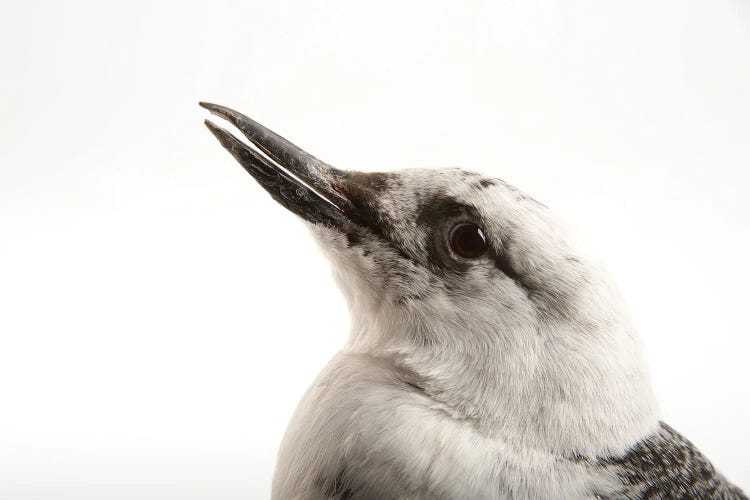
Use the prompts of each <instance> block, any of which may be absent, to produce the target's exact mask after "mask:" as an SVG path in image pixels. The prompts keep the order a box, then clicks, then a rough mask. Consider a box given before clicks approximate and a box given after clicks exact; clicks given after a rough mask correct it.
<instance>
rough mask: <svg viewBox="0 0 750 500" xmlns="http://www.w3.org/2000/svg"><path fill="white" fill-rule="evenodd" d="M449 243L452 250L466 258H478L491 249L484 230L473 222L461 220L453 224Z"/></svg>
mask: <svg viewBox="0 0 750 500" xmlns="http://www.w3.org/2000/svg"><path fill="white" fill-rule="evenodd" d="M448 243H449V245H450V248H451V250H452V251H453V252H454V253H455V254H456V255H458V256H459V257H462V258H464V259H477V258H479V257H481V256H482V255H484V254H485V253H487V250H488V249H489V243H488V241H487V237H486V236H485V235H484V231H482V228H481V227H479V226H477V225H476V224H473V223H471V222H460V223H458V224H456V225H455V226H453V228H452V229H451V231H450V233H449V235H448Z"/></svg>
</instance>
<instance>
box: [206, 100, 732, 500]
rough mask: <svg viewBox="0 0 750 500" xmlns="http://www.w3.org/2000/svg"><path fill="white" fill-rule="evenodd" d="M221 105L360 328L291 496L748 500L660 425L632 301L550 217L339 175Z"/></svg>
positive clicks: (497, 190)
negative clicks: (302, 226) (300, 222)
mask: <svg viewBox="0 0 750 500" xmlns="http://www.w3.org/2000/svg"><path fill="white" fill-rule="evenodd" d="M204 106H205V107H206V108H208V109H209V110H211V111H212V112H213V113H215V114H217V115H219V116H221V117H224V118H227V119H228V120H230V121H231V122H232V123H233V124H235V125H236V126H237V127H238V128H239V129H240V130H241V131H242V132H243V134H244V135H245V136H246V137H247V138H248V139H249V140H250V141H251V142H253V143H254V144H255V145H256V146H258V147H259V148H260V150H261V151H262V152H263V153H265V154H266V155H267V157H264V156H263V154H261V152H258V151H255V150H254V149H252V148H251V147H250V146H248V145H246V144H244V143H243V142H242V141H240V140H239V139H237V138H235V137H233V136H232V135H231V134H229V133H228V132H227V131H225V130H223V129H221V128H219V127H216V126H215V125H209V128H210V129H211V131H212V132H213V133H214V134H215V135H216V136H217V138H219V140H220V141H221V143H222V144H223V145H224V146H225V147H226V148H227V149H228V150H229V151H230V152H231V153H232V154H233V155H234V157H235V158H236V159H237V160H238V161H239V162H240V163H241V164H242V165H243V166H244V167H245V168H246V170H247V171H248V172H249V173H250V174H251V175H253V177H254V178H256V180H258V182H259V183H260V184H261V185H262V186H263V187H264V188H265V189H266V190H267V191H268V192H269V193H270V194H271V196H273V198H274V199H276V200H277V201H279V203H281V204H282V205H283V206H285V207H286V208H288V209H289V210H291V211H293V212H294V213H296V214H298V215H299V216H300V217H302V218H303V219H304V220H305V221H306V222H307V224H308V225H309V227H310V228H311V230H312V232H313V234H314V235H315V237H316V238H317V239H318V241H319V242H320V245H321V248H322V249H323V251H324V252H325V254H326V255H327V256H328V257H329V259H330V260H331V262H332V263H333V270H334V276H335V278H336V280H337V282H338V284H339V285H340V287H341V289H342V291H343V293H344V296H345V297H346V299H347V302H348V305H349V308H350V311H351V314H352V324H351V332H350V336H349V340H348V342H347V343H346V345H345V346H344V347H343V348H342V350H341V352H339V353H338V354H337V355H336V356H335V357H334V358H333V359H332V360H331V361H330V363H329V364H328V366H327V367H326V368H325V369H324V370H323V372H322V373H321V374H320V375H319V376H318V378H317V380H316V381H315V382H314V383H313V385H312V386H311V388H310V389H309V391H308V392H307V393H306V394H305V396H304V397H303V399H302V401H301V402H300V404H299V407H298V408H297V410H296V412H295V415H294V417H293V418H292V421H291V423H290V425H289V428H288V430H287V433H286V435H285V437H284V441H283V443H282V445H281V449H280V450H279V455H278V462H277V467H276V473H275V477H274V481H273V498H277V499H319V498H330V499H334V498H335V499H344V498H358V499H359V498H365V499H367V498H373V499H390V498H417V499H419V498H421V499H435V498H436V499H454V498H456V499H458V498H471V499H498V498H514V499H515V498H518V499H526V498H528V499H532V498H533V499H535V498H549V499H575V498H744V496H743V495H742V493H741V492H740V490H739V489H737V488H735V487H734V486H732V485H731V484H730V483H728V482H727V481H726V480H725V479H724V478H723V477H722V476H721V475H720V474H718V473H717V472H716V471H715V470H714V468H713V467H712V466H711V465H710V463H709V462H708V461H707V460H706V459H705V458H704V457H703V456H702V455H701V454H700V453H699V452H698V451H697V450H695V448H694V447H693V446H692V445H691V444H690V443H689V442H688V441H686V440H685V439H684V438H682V437H681V436H680V435H679V434H677V433H676V432H674V431H673V430H671V429H670V428H669V427H667V426H666V425H665V424H662V423H661V422H660V421H659V416H658V411H657V407H656V403H655V400H654V396H653V391H652V388H651V383H650V378H649V375H648V369H647V366H646V363H645V360H644V357H643V355H642V350H641V346H640V341H639V339H638V335H637V333H636V330H635V327H634V326H633V324H632V322H631V319H630V314H629V313H628V310H627V307H625V305H624V304H623V302H622V301H621V299H620V297H619V294H618V293H617V291H616V288H615V287H614V285H613V284H612V282H611V280H610V278H609V276H608V274H607V273H606V272H605V271H604V270H603V269H602V267H601V266H599V265H598V264H596V262H595V261H594V260H592V259H591V258H590V257H589V256H587V255H586V254H585V253H583V252H582V251H581V250H580V249H579V247H578V246H577V245H576V244H575V242H574V240H573V239H572V238H571V237H570V235H569V234H568V232H567V231H566V229H565V227H564V226H563V225H562V224H561V223H560V222H558V221H557V220H556V218H555V217H554V216H553V215H552V213H551V212H550V210H549V209H548V208H547V207H546V206H544V205H543V204H541V203H539V202H537V201H535V200H534V199H533V198H531V197H530V196H528V195H526V194H524V193H523V192H521V191H520V190H518V189H516V188H514V187H513V186H510V185H509V184H507V183H505V182H503V181H501V180H499V179H493V178H489V177H486V176H483V175H480V174H477V173H474V172H470V171H467V170H463V169H455V168H454V169H442V170H427V169H412V170H403V171H399V172H389V173H363V172H353V171H342V170H338V169H334V168H333V167H330V166H329V165H326V164H325V163H323V162H321V161H320V160H317V159H316V158H313V157H312V156H310V155H308V154H307V153H304V152H303V151H301V150H299V149H298V148H296V147H295V146H293V145H291V144H289V143H288V142H286V141H285V140H284V139H282V138H281V137H279V136H278V135H276V134H274V133H273V132H271V131H269V130H267V129H265V128H263V127H262V126H261V125H259V124H257V123H256V122H253V121H252V120H250V119H249V118H247V117H244V116H243V115H241V114H239V113H237V112H235V111H232V110H229V109H228V108H224V107H221V106H216V105H211V104H205V105H204ZM277 163H278V165H277ZM279 165H280V166H279ZM281 167H284V169H286V170H284V169H282V168H281ZM459 228H460V229H461V232H457V231H458V229H459ZM457 235H459V236H460V235H466V236H465V239H464V236H460V237H459V236H457Z"/></svg>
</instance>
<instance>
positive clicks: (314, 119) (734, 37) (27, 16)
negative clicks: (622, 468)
mask: <svg viewBox="0 0 750 500" xmlns="http://www.w3.org/2000/svg"><path fill="white" fill-rule="evenodd" d="M1 18H2V19H1V20H0V58H1V63H2V66H1V68H2V78H0V111H1V112H2V120H0V498H2V499H31V498H35V499H37V498H44V499H47V498H52V499H57V498H66V499H67V498H70V499H103V498H107V499H110V498H122V499H133V498H139V499H141V498H173V499H178V498H179V499H182V498H196V499H197V498H216V499H219V498H221V499H225V498H226V499H231V498H267V497H268V495H269V491H270V480H271V476H272V471H273V464H274V457H275V452H276V449H277V446H278V445H279V442H280V440H281V437H282V434H283V432H284V429H285V427H286V424H287V421H288V419H289V417H290V415H291V412H292V411H293V409H294V407H295V405H296V402H297V401H298V399H299V397H300V396H301V394H302V393H303V391H304V390H305V388H306V387H307V386H308V384H309V383H310V382H311V381H312V379H313V377H314V376H315V374H316V373H317V372H318V371H319V370H320V368H321V367H322V366H323V365H324V364H325V363H326V361H327V360H328V359H329V358H330V356H331V355H332V354H333V353H334V352H335V351H336V350H337V349H338V348H339V347H340V346H341V345H342V344H343V342H344V340H345V338H346V334H347V330H348V316H347V312H346V308H345V304H344V301H343V299H342V298H341V297H340V296H339V294H338V291H337V290H336V289H335V285H334V283H333V281H332V279H331V278H330V271H329V268H328V264H327V262H325V260H324V259H323V257H322V256H321V254H320V252H319V251H318V249H317V248H316V245H315V244H314V243H313V241H312V239H311V237H310V236H309V235H308V234H307V231H306V230H305V228H304V226H303V225H302V224H301V223H300V222H299V221H298V220H297V219H296V218H295V217H294V216H293V215H291V214H289V213H287V212H285V211H284V210H283V209H281V207H279V206H277V205H276V204H275V203H274V202H273V201H272V200H271V199H270V198H269V197H268V196H267V195H266V194H265V193H264V192H263V191H262V189H260V188H259V187H258V186H257V185H255V184H254V182H253V181H252V179H251V178H250V177H249V176H248V175H247V174H246V173H245V172H244V171H243V170H242V168H240V167H239V166H238V165H237V164H236V163H235V162H234V160H233V159H232V158H231V157H230V156H229V155H228V154H227V153H226V152H225V151H224V150H222V148H221V147H220V146H219V144H218V143H217V142H216V140H215V139H214V138H213V137H211V136H210V134H209V133H208V131H207V130H205V128H204V126H203V124H202V120H203V118H204V117H205V116H206V115H207V112H205V110H202V109H200V108H199V107H198V106H197V101H198V100H208V101H213V102H218V103H221V104H226V105H229V106H231V107H233V108H236V109H238V110H240V111H243V112H245V113H247V114H249V115H251V116H252V117H254V118H256V119H257V120H259V121H261V122H262V123H264V124H266V125H268V126H269V127H271V128H273V129H275V130H277V131H278V132H280V133H281V134H282V135H285V136H286V137H288V138H290V139H291V140H293V141H295V142H296V143H298V144H299V145H301V146H303V147H305V148H306V149H308V150H309V151H311V152H312V153H313V154H315V155H317V156H318V157H320V158H322V159H324V160H326V161H328V162H329V163H332V164H334V165H337V166H340V167H342V168H358V169H362V170H379V169H393V168H402V167H411V166H454V165H460V166H465V167H469V168H472V169H476V170H480V171H484V172H487V173H492V174H495V175H497V176H499V177H502V178H504V179H505V180H507V181H509V182H511V183H513V184H515V185H517V186H519V187H520V188H521V189H523V190H525V191H527V192H529V193H530V194H532V195H533V196H535V197H536V198H537V199H539V200H541V201H543V202H544V203H545V204H547V205H549V206H550V207H552V208H553V209H554V210H556V211H557V212H559V213H560V214H561V215H562V216H563V218H565V219H566V220H568V221H569V222H570V223H571V224H572V225H573V226H575V227H577V228H578V229H579V230H580V231H581V233H583V234H584V235H585V236H586V238H587V239H588V240H589V242H590V244H591V245H592V247H593V248H594V250H595V252H596V253H597V254H598V255H600V256H601V258H602V259H603V260H604V261H605V262H606V263H607V264H608V266H609V268H610V269H611V271H612V273H613V274H614V275H615V277H616V279H617V280H618V281H619V283H620V285H621V287H622V288H623V291H624V294H625V296H626V297H627V298H628V300H629V302H630V304H631V306H632V309H633V314H634V315H635V318H636V322H637V325H638V326H639V329H640V331H641V334H642V336H643V337H644V342H645V344H646V348H647V353H648V358H649V360H650V363H651V367H652V372H653V378H654V384H655V387H656V391H657V394H658V396H659V399H660V401H661V404H662V410H663V415H664V418H665V419H666V420H667V421H668V422H670V423H671V424H672V425H673V426H674V427H676V428H677V429H678V430H680V431H681V432H683V433H684V434H685V435H687V436H688V437H689V438H690V439H691V440H693V441H694V442H695V443H696V444H697V445H698V446H699V447H700V448H701V449H703V451H704V452H705V453H706V454H707V455H708V456H709V457H710V458H711V459H712V460H713V461H714V462H715V464H716V465H717V466H718V467H719V468H720V469H721V470H722V471H724V472H725V473H726V474H727V475H728V476H729V477H730V478H731V479H733V480H734V481H736V482H737V483H739V484H740V485H742V486H744V487H745V488H750V454H748V452H747V449H748V446H750V430H748V429H749V427H748V425H747V424H748V422H750V388H749V387H748V380H749V379H750V377H748V367H747V360H748V349H749V348H750V339H749V338H748V333H750V331H749V328H748V324H747V314H746V311H747V307H748V306H747V297H748V292H747V286H748V283H750V264H748V260H747V256H748V254H749V253H750V232H749V229H750V210H748V208H749V207H748V194H749V193H750V189H749V188H750V179H749V175H750V174H749V173H748V168H749V166H750V140H748V139H749V138H750V126H749V125H748V116H750V4H748V3H747V2H746V1H744V0H711V1H708V0H704V1H684V0H683V1H677V0H675V1H652V0H642V1H634V0H631V1H629V2H603V1H601V0H591V1H585V2H584V1H565V2H563V1H560V2H555V1H544V2H521V1H487V2H479V3H473V4H472V3H468V2H458V1H456V2H437V1H429V2H384V1H378V2H368V3H355V2H348V1H338V2H325V3H324V2H302V1H299V2H279V3H277V2H267V1H263V2H210V3H209V2H206V3H205V4H197V3H192V4H189V3H187V2H143V3H139V2H123V3H118V4H115V3H110V4H106V3H105V2H89V3H86V2H21V1H16V2H7V1H4V2H3V4H2V16H1Z"/></svg>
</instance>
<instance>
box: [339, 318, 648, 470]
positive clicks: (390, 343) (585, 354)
mask: <svg viewBox="0 0 750 500" xmlns="http://www.w3.org/2000/svg"><path fill="white" fill-rule="evenodd" d="M355 317H360V318H363V319H362V320H359V321H356V320H355V323H354V325H353V334H352V336H351V341H350V343H349V346H348V349H351V350H354V351H359V352H367V353H368V354H371V355H375V356H379V357H384V358H388V359H389V360H391V361H392V362H393V363H394V364H395V365H396V366H399V367H401V368H402V369H403V373H405V374H409V375H408V376H410V377H412V378H413V379H414V380H413V381H412V383H413V385H414V386H415V387H418V388H419V389H420V390H421V391H423V392H424V394H425V395H426V396H428V397H430V398H432V399H434V400H435V402H436V404H439V405H440V406H441V407H444V408H447V409H449V412H450V413H451V414H452V415H454V416H455V418H457V419H462V420H465V421H467V422H471V425H473V426H474V427H475V429H476V430H477V432H479V433H482V434H483V435H485V436H487V437H493V438H497V439H502V440H504V441H507V442H509V443H512V444H514V445H516V446H519V447H522V448H528V449H534V450H545V451H550V452H553V453H557V454H560V455H570V454H571V453H574V454H576V455H580V456H586V457H596V456H606V455H612V454H619V453H621V452H624V451H625V450H626V449H627V448H628V447H629V446H630V445H631V444H632V443H633V442H635V441H638V440H639V439H641V438H642V437H644V436H646V435H648V434H649V433H651V432H652V431H653V430H654V429H655V428H656V426H657V425H658V414H657V409H656V404H655V399H654V396H653V391H652V388H651V383H650V377H649V373H648V368H647V366H646V363H645V360H644V358H643V356H642V352H641V347H640V343H639V339H638V337H637V335H635V334H634V332H633V329H632V327H631V325H629V324H628V323H627V322H624V323H623V322H618V323H615V324H612V323H609V324H607V325H606V327H605V326H603V325H602V326H591V325H589V326H588V327H587V329H586V330H585V331H581V330H579V329H575V328H572V327H568V326H565V325H564V324H557V325H549V326H548V327H547V331H544V330H543V329H537V331H534V332H531V331H519V332H511V335H509V336H507V337H506V338H505V339H504V340H505V341H504V342H500V343H494V342H491V341H487V340H486V339H488V338H491V336H492V335H496V334H497V332H492V331H487V332H476V331H473V332H466V331H464V332H456V331H454V332H449V334H444V332H435V338H438V339H440V340H439V341H435V342H434V343H430V342H429V341H428V342H424V341H423V340H424V338H425V336H424V335H422V334H423V333H424V332H423V331H417V330H423V329H424V325H414V324H413V323H410V322H409V320H407V321H400V320H399V319H398V315H397V314H393V313H388V314H386V316H385V317H379V318H374V317H369V318H368V317H363V316H355ZM530 335H534V336H535V337H534V338H533V341H532V342H526V341H523V342H522V341H518V339H520V338H526V339H528V336H530ZM415 339H421V340H422V341H423V342H421V343H420V342H417V343H416V344H415ZM446 339H448V340H446ZM508 339H510V340H508ZM446 342H448V343H446Z"/></svg>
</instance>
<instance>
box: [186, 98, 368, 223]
mask: <svg viewBox="0 0 750 500" xmlns="http://www.w3.org/2000/svg"><path fill="white" fill-rule="evenodd" d="M200 105H201V106H202V107H204V108H206V109H207V110H209V111H210V112H211V113H213V114H214V115H216V116H220V117H222V118H224V119H226V120H227V121H229V122H230V123H231V124H232V125H234V126H235V127H237V128H238V129H239V130H240V132H242V134H243V135H244V136H245V137H247V138H248V140H249V141H250V142H251V143H253V144H254V145H255V146H256V147H257V148H258V149H259V150H260V151H262V152H263V153H264V154H261V153H260V152H259V151H256V150H255V149H253V148H251V147H250V146H248V145H246V144H245V143H244V142H242V141H240V140H239V139H237V138H236V137H234V136H233V135H232V134H231V133H229V132H228V131H227V130H225V129H223V128H221V127H218V126H216V125H214V124H213V123H211V122H210V121H209V120H206V121H205V124H206V126H207V127H208V129H209V130H210V131H211V132H212V133H213V134H214V136H216V138H217V139H218V140H219V142H220V143H221V145H222V146H224V148H225V149H226V150H227V151H229V152H230V153H231V154H232V156H234V158H235V159H236V160H237V161H238V162H239V163H240V165H242V166H243V167H244V168H245V170H247V171H248V173H249V174H250V175H252V176H253V178H254V179H255V180H256V181H258V184H260V185H261V186H263V188H264V189H265V190H266V191H268V193H269V194H270V195H271V196H272V197H273V199H275V200H276V201H278V202H279V203H281V204H282V205H283V206H284V207H286V208H287V209H288V210H290V211H292V212H294V213H295V214H297V215H299V216H300V217H302V218H303V219H305V220H306V221H308V222H312V223H316V224H323V225H326V226H330V227H334V228H337V229H339V230H342V231H346V228H347V227H348V226H349V225H350V224H351V219H350V218H349V217H348V216H347V214H351V213H352V209H353V208H354V207H353V205H352V202H351V201H350V200H349V199H348V198H347V197H346V196H344V195H343V194H342V192H341V191H342V189H338V183H339V182H340V181H343V178H344V176H345V175H346V172H344V171H342V170H338V169H336V168H333V167H331V166H330V165H328V164H326V163H324V162H322V161H320V160H318V159H317V158H315V157H314V156H312V155H311V154H309V153H307V152H305V151H303V150H302V149H300V148H298V147H297V146H295V145H294V144H292V143H291V142H289V141H287V140H286V139H284V138H283V137H281V136H280V135H278V134H276V133H274V132H273V131H271V130H268V129H267V128H266V127H264V126H263V125H261V124H259V123H257V122H255V121H254V120H252V119H250V118H248V117H247V116H245V115H243V114H241V113H238V112H237V111H234V110H232V109H229V108H226V107H224V106H219V105H218V104H210V103H207V102H201V103H200ZM337 189H338V190H337Z"/></svg>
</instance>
